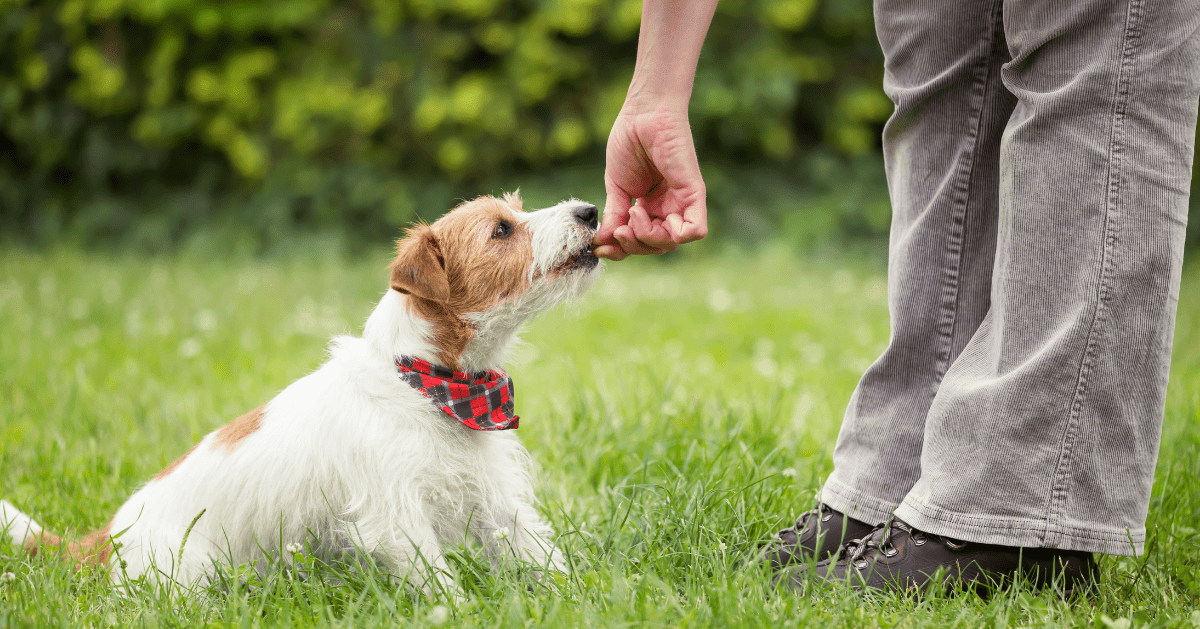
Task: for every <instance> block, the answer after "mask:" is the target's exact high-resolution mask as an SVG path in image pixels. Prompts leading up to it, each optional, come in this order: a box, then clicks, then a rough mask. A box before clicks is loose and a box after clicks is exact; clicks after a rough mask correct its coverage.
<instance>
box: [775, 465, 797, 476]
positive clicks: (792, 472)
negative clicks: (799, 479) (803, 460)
mask: <svg viewBox="0 0 1200 629" xmlns="http://www.w3.org/2000/svg"><path fill="white" fill-rule="evenodd" d="M779 475H780V476H782V477H784V478H796V468H794V467H789V468H787V469H785V470H783V471H782V472H780V473H779Z"/></svg>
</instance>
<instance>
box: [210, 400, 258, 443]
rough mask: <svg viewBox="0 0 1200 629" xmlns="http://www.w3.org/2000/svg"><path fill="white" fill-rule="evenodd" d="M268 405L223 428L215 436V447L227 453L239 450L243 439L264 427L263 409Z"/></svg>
mask: <svg viewBox="0 0 1200 629" xmlns="http://www.w3.org/2000/svg"><path fill="white" fill-rule="evenodd" d="M266 406H267V405H266V404H263V405H262V406H260V407H258V408H256V409H254V410H252V411H250V412H249V413H246V414H245V415H242V416H241V417H239V418H237V419H235V420H233V421H231V422H229V423H228V424H225V425H224V426H221V427H220V428H219V429H218V430H217V434H216V435H214V436H213V445H214V446H217V447H219V448H221V449H222V450H225V452H226V453H229V452H233V451H234V450H236V449H237V447H238V444H240V443H241V442H242V439H245V438H246V437H249V436H250V435H252V434H254V431H256V430H258V428H259V426H261V425H262V416H263V409H264V408H266Z"/></svg>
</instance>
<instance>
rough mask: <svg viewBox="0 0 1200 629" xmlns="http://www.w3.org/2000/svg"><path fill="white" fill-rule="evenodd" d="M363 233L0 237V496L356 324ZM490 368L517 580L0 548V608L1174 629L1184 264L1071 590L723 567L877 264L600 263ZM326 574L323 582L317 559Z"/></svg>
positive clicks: (370, 292) (85, 495) (816, 418)
mask: <svg viewBox="0 0 1200 629" xmlns="http://www.w3.org/2000/svg"><path fill="white" fill-rule="evenodd" d="M386 262H387V252H386V251H383V250H380V251H378V252H375V253H366V254H364V255H362V257H361V259H359V260H356V261H350V262H347V261H344V260H340V259H338V257H337V256H331V255H318V254H314V253H312V252H301V253H297V254H295V255H292V256H284V257H274V258H271V259H267V260H262V259H254V258H243V257H237V256H235V257H234V259H226V260H217V259H212V258H202V257H198V256H189V255H183V256H180V257H172V258H129V259H123V258H114V257H97V256H91V255H87V254H82V253H79V252H76V251H74V250H59V251H53V252H48V253H30V252H23V251H9V252H6V253H0V365H2V366H0V433H2V434H3V441H2V443H0V496H2V497H4V498H7V499H9V500H11V501H13V502H14V503H16V504H17V505H19V506H20V507H21V508H23V509H24V510H26V511H27V512H29V513H30V514H32V515H34V517H36V518H37V519H39V520H40V521H41V522H42V523H43V524H45V525H47V526H48V527H50V528H51V529H52V530H55V531H57V532H64V533H65V532H72V531H74V532H78V531H84V530H89V529H90V528H94V527H96V526H98V525H101V524H103V523H104V522H105V521H106V520H107V518H108V517H109V516H110V515H111V514H112V513H113V512H114V511H115V510H116V509H117V507H118V506H119V505H120V504H121V503H122V502H123V501H124V500H125V498H126V497H127V496H128V495H129V494H130V492H131V491H133V489H134V488H136V487H137V486H138V484H139V483H141V482H143V481H144V480H145V479H147V478H148V477H150V476H151V475H153V474H154V473H155V472H156V471H158V470H160V469H162V468H163V467H164V466H165V465H166V464H167V463H169V462H170V461H171V460H172V459H174V458H175V457H177V456H178V455H179V454H181V453H182V452H184V451H185V450H187V448H188V447H190V446H191V444H193V443H194V442H196V441H197V440H198V439H200V437H201V436H202V435H204V434H205V433H206V432H208V431H210V430H212V429H213V428H214V427H216V426H219V425H221V424H223V423H225V422H226V421H228V420H229V419H231V418H233V417H235V416H237V415H239V414H241V413H243V412H245V411H246V410H248V409H251V408H254V407H255V406H257V405H259V404H261V403H262V402H263V401H265V400H267V399H269V398H270V397H271V396H272V395H273V394H274V393H275V392H277V391H278V390H280V389H281V388H282V387H284V386H286V385H287V384H289V383H290V382H292V381H293V380H295V379H296V378H298V377H300V376H302V375H304V374H305V373H308V372H309V371H311V370H312V369H313V368H315V367H316V366H317V365H318V364H319V363H320V362H321V360H322V359H323V356H324V352H325V346H326V343H327V341H328V338H329V336H330V335H332V334H335V333H344V332H353V333H357V332H358V331H359V330H360V328H361V324H362V322H363V321H364V320H365V318H366V316H367V314H368V313H369V311H370V310H371V308H372V307H373V306H374V304H375V302H376V301H377V299H378V297H379V295H380V293H381V291H382V290H383V289H384V287H385V270H384V265H385V264H386ZM525 339H526V341H528V344H527V345H525V346H523V347H521V348H520V349H519V350H518V351H517V352H516V354H515V356H514V357H513V359H512V361H511V364H510V366H511V371H512V372H513V374H514V377H515V380H516V383H517V390H518V392H519V396H518V398H517V410H518V412H519V413H520V414H521V416H522V422H521V430H520V434H521V437H522V438H523V439H524V441H525V443H526V445H527V446H528V447H529V449H530V451H531V452H532V454H533V456H534V459H535V460H536V461H537V462H538V463H539V466H540V471H539V473H538V478H539V491H540V493H541V496H542V498H543V500H544V512H545V514H546V515H547V516H548V517H549V518H550V520H551V521H552V522H553V523H554V525H555V527H556V529H557V530H558V531H559V533H560V534H561V535H562V538H561V540H560V543H561V545H562V546H563V547H564V548H565V549H566V550H567V552H568V554H569V556H570V559H571V561H572V563H573V565H574V571H573V573H572V574H571V575H570V576H569V577H565V578H561V579H558V580H551V581H550V582H548V583H547V584H543V585H534V586H531V585H530V584H529V583H527V582H525V581H523V580H522V579H521V578H519V576H517V575H515V574H512V573H499V574H489V573H487V572H485V571H481V570H478V569H476V568H475V567H474V564H473V563H472V562H473V558H474V556H473V555H472V553H471V552H470V550H469V549H466V550H463V551H461V552H460V553H459V554H458V560H457V561H458V564H459V566H460V568H461V574H462V580H463V582H464V587H465V588H466V590H467V592H468V594H467V600H466V601H465V602H463V603H461V604H459V603H452V602H445V601H438V600H430V599H425V598H421V597H418V596H414V595H412V594H411V593H410V592H409V591H407V590H405V589H403V588H394V587H392V586H389V585H387V582H386V580H384V579H383V578H381V577H380V576H379V575H378V574H376V573H372V572H371V571H364V570H358V571H349V570H346V571H343V572H335V571H334V569H332V568H330V569H326V570H324V571H318V575H317V577H315V578H313V579H310V580H308V581H303V582H300V581H295V580H293V579H292V578H291V577H290V576H289V575H288V574H285V573H278V574H272V575H269V576H268V578H267V579H265V580H263V581H261V582H257V583H255V584H254V585H255V587H253V588H234V589H233V590H232V591H227V592H218V591H212V592H208V593H205V594H203V595H200V596H193V597H190V598H181V597H178V596H175V595H172V594H170V593H169V592H159V591H154V590H153V589H151V588H149V587H144V586H139V587H134V588H133V589H132V591H131V592H130V593H129V594H128V595H120V594H117V593H114V592H113V591H111V590H110V589H109V588H108V587H107V586H106V585H105V584H104V582H103V581H102V580H101V579H99V578H97V577H96V576H95V575H94V574H91V575H89V574H83V575H77V574H74V573H72V572H71V571H70V570H69V569H67V568H65V567H63V566H62V565H61V564H59V563H58V562H56V561H53V560H47V559H35V560H27V559H25V558H24V557H23V556H21V555H20V554H19V553H16V552H15V551H14V550H11V549H9V548H8V547H4V548H3V549H0V571H3V572H12V573H14V575H15V577H16V579H15V581H13V582H11V583H8V584H6V585H0V626H4V627H8V626H11V627H26V626H27V627H83V626H95V627H106V626H114V625H132V626H144V627H175V626H180V627H191V626H198V625H211V626H237V627H252V626H263V627H268V626H270V627H275V626H280V627H282V626H294V627H308V626H346V627H349V626H355V627H371V626H395V625H404V626H408V625H412V626H425V625H429V624H431V623H433V622H434V621H436V620H438V618H437V616H438V614H439V613H441V611H442V610H439V611H434V610H435V608H436V607H437V606H439V605H444V606H445V607H446V610H444V611H448V612H449V620H448V622H447V626H459V625H461V626H472V627H473V626H482V627H502V626H503V627H508V626H527V625H542V626H549V627H615V626H627V625H643V624H644V625H647V626H664V627H676V626H719V627H726V626H771V627H781V626H810V625H816V626H827V625H828V626H852V627H860V626H861V627H876V626H879V627H892V626H904V627H924V626H938V627H941V626H963V627H976V626H996V627H999V626H1025V627H1034V626H1045V627H1051V626H1053V627H1058V626H1064V625H1069V626H1077V627H1106V626H1107V627H1133V626H1178V627H1195V626H1200V612H1197V611H1196V608H1197V605H1198V603H1200V583H1198V582H1197V579H1198V578H1200V577H1198V575H1200V531H1198V530H1197V529H1200V525H1198V524H1197V518H1198V516H1200V487H1197V484H1196V480H1195V479H1197V478H1200V456H1198V455H1200V448H1198V445H1200V428H1197V423H1198V422H1197V420H1198V419H1200V267H1197V266H1196V265H1192V266H1190V267H1189V269H1188V271H1187V272H1186V273H1185V278H1184V287H1183V296H1182V301H1181V303H1180V308H1179V323H1178V327H1177V333H1176V337H1175V348H1176V349H1175V357H1174V366H1173V370H1172V374H1171V389H1170V393H1169V396H1168V401H1167V415H1166V424H1165V427H1164V439H1163V448H1162V454H1161V456H1160V461H1159V466H1158V478H1157V483H1156V485H1155V488H1154V495H1153V500H1152V504H1151V509H1150V522H1149V529H1150V540H1149V542H1148V543H1147V549H1148V550H1147V553H1146V555H1145V556H1143V557H1141V558H1137V559H1130V558H1104V559H1103V560H1102V562H1101V566H1102V570H1103V586H1102V589H1101V591H1100V593H1099V596H1097V597H1096V599H1095V601H1094V602H1093V603H1091V604H1083V603H1080V602H1078V601H1076V602H1063V601H1060V600H1058V599H1056V598H1055V597H1054V596H1052V595H1048V594H1042V593H1036V592H1029V591H1021V590H1015V591H1010V592H1007V593H1005V594H1003V595H1000V596H996V597H993V598H991V599H990V600H983V599H980V598H978V597H974V596H960V597H957V598H932V599H927V600H924V601H914V600H909V599H905V598H902V597H896V596H866V597H864V596H859V595H855V594H851V593H847V592H842V591H832V592H819V593H815V594H810V595H807V596H773V595H771V594H770V593H769V591H768V590H769V588H768V587H767V580H766V578H765V575H764V573H763V571H762V570H761V568H760V567H759V566H757V565H756V564H754V563H753V562H750V561H748V560H749V559H750V558H751V557H752V556H753V554H754V552H755V550H756V548H757V545H758V543H759V542H760V541H761V540H763V539H765V538H767V537H769V536H770V535H771V534H772V533H773V532H774V531H775V530H777V529H778V528H780V527H782V526H784V525H786V524H787V523H788V521H789V520H790V517H794V514H796V513H797V512H799V511H801V510H803V509H805V508H807V507H808V506H809V505H810V504H811V503H812V501H813V496H814V492H815V490H816V489H817V487H818V486H819V484H820V481H821V479H822V478H823V477H824V476H825V475H826V474H827V473H828V471H829V452H830V450H831V448H832V445H833V440H834V437H835V436H836V434H837V427H838V424H839V421H840V417H841V413H842V408H843V406H844V404H845V403H846V400H847V398H848V397H849V395H850V392H851V389H852V388H853V386H854V383H855V382H856V379H857V377H858V375H859V374H860V372H861V371H862V369H863V368H864V367H865V366H866V365H867V364H868V363H869V361H871V360H872V359H873V358H874V357H875V356H876V355H877V353H878V352H879V351H880V349H881V348H882V347H883V345H884V343H885V342H886V339H887V311H886V307H885V283H884V277H883V275H882V272H881V270H880V269H879V268H878V264H871V263H867V262H863V261H856V260H838V261H828V260H826V261H821V260H811V259H798V258H796V257H795V256H793V255H791V254H790V253H788V252H786V251H783V250H779V249H769V250H765V251H762V252H759V253H756V254H754V255H751V256H742V257H736V256H723V257H722V256H712V257H704V258H694V259H693V258H686V257H685V258H683V259H679V260H675V261H673V263H671V264H662V263H658V262H657V261H647V260H640V261H637V262H625V263H620V264H610V265H609V271H608V273H607V275H606V276H604V277H603V278H601V279H600V281H599V282H598V283H597V285H596V287H595V289H594V290H593V291H592V292H591V293H590V294H589V295H587V296H586V297H585V298H584V299H583V300H582V301H581V302H580V303H578V304H576V305H574V306H571V307H568V308H565V309H560V310H557V311H555V312H553V313H550V314H548V315H546V316H544V317H543V318H541V319H540V320H537V321H535V322H534V323H533V324H532V325H531V326H530V327H529V330H528V332H527V334H525ZM326 577H328V578H326Z"/></svg>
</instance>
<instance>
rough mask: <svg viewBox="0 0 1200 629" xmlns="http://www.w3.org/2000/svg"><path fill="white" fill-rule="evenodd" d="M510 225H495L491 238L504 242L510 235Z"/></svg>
mask: <svg viewBox="0 0 1200 629" xmlns="http://www.w3.org/2000/svg"><path fill="white" fill-rule="evenodd" d="M512 232H513V228H512V223H510V222H508V221H500V222H499V223H496V230H495V231H493V232H492V238H497V239H500V240H504V239H505V238H508V237H509V236H511V235H512Z"/></svg>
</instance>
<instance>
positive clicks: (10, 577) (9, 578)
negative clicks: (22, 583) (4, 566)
mask: <svg viewBox="0 0 1200 629" xmlns="http://www.w3.org/2000/svg"><path fill="white" fill-rule="evenodd" d="M16 580H17V575H15V574H13V573H11V572H5V573H4V574H0V584H3V583H12V582H13V581H16Z"/></svg>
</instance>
